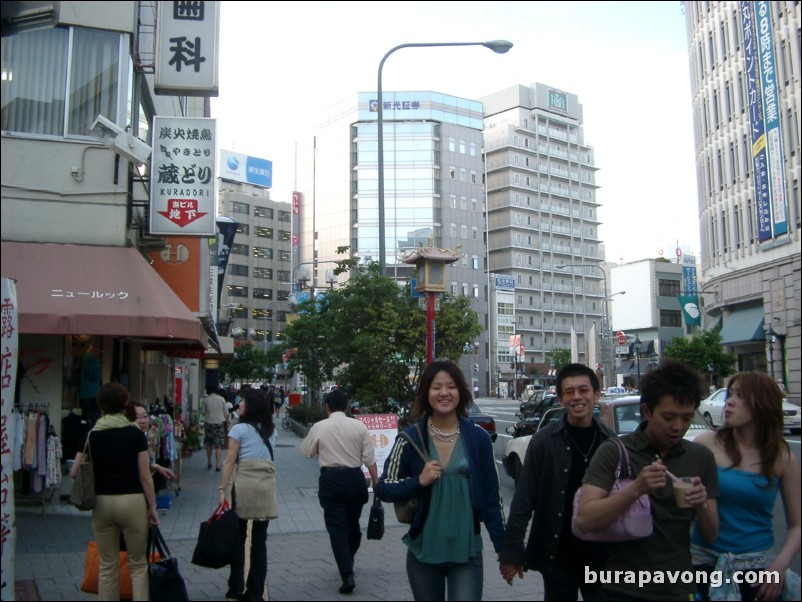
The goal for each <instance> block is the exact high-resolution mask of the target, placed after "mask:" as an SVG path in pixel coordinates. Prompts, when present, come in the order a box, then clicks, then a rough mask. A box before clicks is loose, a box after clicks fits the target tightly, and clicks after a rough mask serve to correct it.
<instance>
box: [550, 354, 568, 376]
mask: <svg viewBox="0 0 802 602" xmlns="http://www.w3.org/2000/svg"><path fill="white" fill-rule="evenodd" d="M546 361H547V362H548V363H549V364H550V365H552V366H554V369H555V370H556V371H557V372H559V371H560V370H562V369H563V368H564V367H565V366H567V365H568V364H570V363H571V350H570V349H552V350H551V351H547V352H546Z"/></svg>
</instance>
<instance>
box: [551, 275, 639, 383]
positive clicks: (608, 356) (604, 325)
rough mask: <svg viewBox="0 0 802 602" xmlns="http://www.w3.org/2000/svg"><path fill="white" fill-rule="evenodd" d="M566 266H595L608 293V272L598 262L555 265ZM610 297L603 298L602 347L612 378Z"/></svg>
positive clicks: (613, 363)
mask: <svg viewBox="0 0 802 602" xmlns="http://www.w3.org/2000/svg"><path fill="white" fill-rule="evenodd" d="M566 268H593V269H594V270H599V272H600V273H601V277H602V283H603V286H604V295H607V272H605V271H604V268H602V267H601V266H600V265H599V264H597V263H566V264H564V265H558V266H555V269H557V270H564V269H566ZM624 292H626V291H622V292H621V293H620V294H624ZM615 294H616V295H618V294H619V293H615ZM613 296H614V295H610V297H613ZM610 297H604V298H603V299H602V331H603V332H604V334H605V338H603V339H602V341H606V343H605V345H604V348H603V349H602V355H603V356H604V363H605V366H604V372H605V373H606V374H607V375H608V376H607V378H608V379H610V377H611V376H612V374H613V371H614V370H615V360H614V359H613V358H612V353H611V352H612V347H611V346H610V332H609V331H610V327H609V324H607V323H606V322H607V315H608V314H607V299H609V298H610ZM610 383H611V384H614V383H613V381H610Z"/></svg>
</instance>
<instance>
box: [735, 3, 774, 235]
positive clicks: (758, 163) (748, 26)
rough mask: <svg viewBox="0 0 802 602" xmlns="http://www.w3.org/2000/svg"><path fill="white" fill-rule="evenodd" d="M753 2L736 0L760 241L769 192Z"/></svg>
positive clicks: (767, 219)
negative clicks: (738, 10)
mask: <svg viewBox="0 0 802 602" xmlns="http://www.w3.org/2000/svg"><path fill="white" fill-rule="evenodd" d="M753 5H754V3H753V2H748V1H746V0H743V1H742V2H741V4H740V13H741V30H742V33H743V40H744V61H745V62H746V94H747V102H748V103H749V107H748V108H749V129H750V133H751V138H752V181H753V182H754V183H755V207H756V209H757V233H758V240H760V241H761V242H762V241H764V240H769V239H770V238H771V236H772V231H771V195H770V192H769V175H768V159H767V156H766V133H765V123H764V121H763V119H764V117H763V101H762V97H761V93H760V73H759V66H758V43H759V40H758V37H757V32H756V30H755V17H754V13H753V11H752V8H753Z"/></svg>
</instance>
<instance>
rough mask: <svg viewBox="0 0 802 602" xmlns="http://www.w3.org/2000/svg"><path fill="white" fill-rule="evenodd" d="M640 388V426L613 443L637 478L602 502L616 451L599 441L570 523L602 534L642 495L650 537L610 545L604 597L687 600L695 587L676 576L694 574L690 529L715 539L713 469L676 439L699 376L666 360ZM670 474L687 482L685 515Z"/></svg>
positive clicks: (708, 459) (691, 409)
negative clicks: (619, 444) (620, 445)
mask: <svg viewBox="0 0 802 602" xmlns="http://www.w3.org/2000/svg"><path fill="white" fill-rule="evenodd" d="M640 388H641V414H642V415H643V417H644V418H645V420H644V422H642V423H641V425H640V426H639V427H638V429H637V430H636V431H635V432H634V433H631V434H629V435H625V436H623V437H620V439H619V440H620V441H622V442H623V443H624V445H625V446H626V448H627V451H628V453H629V458H630V462H631V463H632V470H633V474H634V475H636V476H637V478H636V479H635V480H634V481H633V482H632V484H631V485H629V486H628V487H626V488H624V489H623V490H622V491H621V492H620V493H619V494H617V495H614V496H609V495H608V492H609V491H610V489H611V488H612V486H613V482H614V481H615V471H616V467H617V466H618V459H619V452H618V447H617V446H616V445H615V443H614V442H605V443H604V444H603V445H602V446H601V447H600V448H599V450H598V451H597V452H596V454H595V455H594V456H593V459H592V460H591V463H590V466H588V469H587V471H586V472H585V477H584V479H583V481H582V483H583V485H582V501H581V503H580V506H579V511H578V513H577V521H576V522H577V526H578V527H579V529H580V530H581V531H585V532H587V531H593V530H596V529H600V528H602V527H605V526H607V525H609V524H610V523H611V522H612V521H613V520H614V519H615V518H616V517H617V516H619V515H621V514H623V513H624V512H625V511H626V509H627V508H628V507H629V506H630V505H631V504H632V503H633V502H634V501H635V500H636V499H637V498H638V497H640V496H641V495H644V494H647V493H648V494H649V498H650V501H651V506H652V520H653V523H654V532H653V533H652V535H651V536H649V537H647V538H645V539H639V540H634V541H625V542H620V543H613V544H610V545H609V551H610V557H609V560H608V561H607V564H606V566H605V569H604V572H603V573H602V574H601V575H599V578H600V580H602V579H603V581H604V588H605V594H606V596H607V599H608V600H690V599H693V594H694V592H695V591H696V584H695V583H694V582H691V583H683V580H682V579H681V578H679V577H680V575H681V573H682V572H683V571H692V570H693V567H692V565H691V552H690V545H691V541H690V526H691V522H692V521H693V520H694V519H695V520H696V521H697V523H698V525H699V530H700V532H701V533H702V536H703V537H704V539H705V540H706V541H708V542H712V541H715V539H716V538H717V537H718V504H717V501H716V500H717V498H718V494H719V492H718V474H717V472H716V462H715V460H714V459H713V454H712V452H711V451H710V450H709V449H707V448H706V447H704V446H702V445H699V444H696V443H692V442H690V441H686V440H684V439H683V436H684V435H685V433H686V432H687V430H688V427H689V426H690V424H691V421H692V420H693V416H694V414H695V412H696V410H697V408H698V407H699V402H700V400H701V399H702V397H703V396H704V394H705V393H704V392H705V382H704V377H703V376H702V375H701V374H700V373H699V372H698V371H696V370H695V369H693V368H691V367H690V366H688V365H686V364H683V363H681V362H677V361H675V360H669V359H666V360H663V363H662V365H661V366H660V367H659V368H657V369H655V370H652V371H651V372H649V373H647V374H646V375H645V376H644V377H643V378H642V379H641V386H640ZM669 471H670V472H671V473H672V474H674V475H675V476H677V477H694V479H693V487H691V488H690V489H689V490H688V491H687V492H686V493H685V500H686V502H687V503H688V504H690V507H689V508H680V507H679V506H678V505H677V502H676V500H675V497H674V490H673V486H672V479H671V478H670V477H669V475H668V472H669ZM616 571H621V572H620V573H618V574H616ZM640 571H645V572H644V573H640ZM647 575H648V580H649V581H648V582H645V580H646V578H647V577H646V576H647ZM686 577H687V575H686ZM672 578H673V579H672ZM672 580H673V581H675V582H673V583H672ZM661 581H662V582H661Z"/></svg>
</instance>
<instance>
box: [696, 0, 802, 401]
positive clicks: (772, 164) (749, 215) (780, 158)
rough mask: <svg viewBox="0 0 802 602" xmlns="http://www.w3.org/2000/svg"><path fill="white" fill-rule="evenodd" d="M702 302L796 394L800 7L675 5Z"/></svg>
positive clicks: (732, 338)
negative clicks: (687, 86)
mask: <svg viewBox="0 0 802 602" xmlns="http://www.w3.org/2000/svg"><path fill="white" fill-rule="evenodd" d="M683 6H684V10H685V19H686V24H687V34H688V63H689V67H690V75H691V85H692V95H693V114H694V131H695V146H696V157H697V179H698V187H699V221H700V230H701V240H702V266H701V270H702V274H701V280H702V286H701V291H700V292H701V295H702V299H703V308H704V311H705V313H706V314H707V316H709V317H710V318H712V320H711V322H712V323H713V325H715V326H719V325H720V326H721V328H722V331H721V334H722V340H723V343H724V345H725V347H726V350H727V351H730V352H733V353H735V354H737V356H738V365H737V369H738V370H762V371H766V372H768V373H770V374H771V375H772V376H773V377H775V378H776V379H777V380H778V381H779V382H781V383H782V384H783V386H785V387H786V389H787V391H788V392H789V397H791V398H793V399H796V400H797V402H798V401H799V394H800V387H802V380H801V378H802V377H801V376H800V344H801V343H802V341H801V340H800V334H801V331H802V326H801V320H800V298H801V297H802V284H801V283H802V274H800V269H801V268H800V233H799V229H800V188H799V184H800V182H799V180H800V143H799V136H800V133H799V127H800V126H799V103H800V100H799V89H800V37H799V31H800V5H799V3H798V2H786V1H781V2H734V1H724V2H684V3H683Z"/></svg>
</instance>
